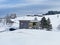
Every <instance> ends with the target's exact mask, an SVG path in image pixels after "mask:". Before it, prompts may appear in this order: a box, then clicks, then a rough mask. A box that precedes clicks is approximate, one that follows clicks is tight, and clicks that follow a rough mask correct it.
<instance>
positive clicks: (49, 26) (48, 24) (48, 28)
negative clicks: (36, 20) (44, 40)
mask: <svg viewBox="0 0 60 45" xmlns="http://www.w3.org/2000/svg"><path fill="white" fill-rule="evenodd" d="M50 23H51V22H50V19H49V18H48V19H47V30H51V29H52V24H50Z"/></svg>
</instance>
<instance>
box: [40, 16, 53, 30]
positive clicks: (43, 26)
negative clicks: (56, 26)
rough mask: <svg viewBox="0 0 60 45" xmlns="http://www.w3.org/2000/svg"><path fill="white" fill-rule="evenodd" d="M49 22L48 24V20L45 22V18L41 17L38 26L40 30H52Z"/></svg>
mask: <svg viewBox="0 0 60 45" xmlns="http://www.w3.org/2000/svg"><path fill="white" fill-rule="evenodd" d="M50 23H51V22H50V19H49V18H48V19H47V20H46V18H45V17H43V18H42V19H41V24H40V26H41V28H42V29H44V28H45V29H47V30H50V29H52V25H51V24H50Z"/></svg>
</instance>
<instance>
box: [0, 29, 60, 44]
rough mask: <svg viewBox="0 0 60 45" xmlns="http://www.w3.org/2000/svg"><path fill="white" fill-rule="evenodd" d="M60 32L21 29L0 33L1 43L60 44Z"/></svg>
mask: <svg viewBox="0 0 60 45" xmlns="http://www.w3.org/2000/svg"><path fill="white" fill-rule="evenodd" d="M59 35H60V32H50V31H42V30H30V29H20V30H16V31H13V32H3V33H0V44H1V45H60V36H59Z"/></svg>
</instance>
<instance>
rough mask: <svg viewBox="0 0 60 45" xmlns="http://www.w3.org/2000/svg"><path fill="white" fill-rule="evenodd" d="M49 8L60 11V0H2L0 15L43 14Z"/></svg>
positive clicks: (0, 0) (0, 2)
mask: <svg viewBox="0 0 60 45" xmlns="http://www.w3.org/2000/svg"><path fill="white" fill-rule="evenodd" d="M49 10H57V11H60V0H0V15H6V14H8V13H16V14H17V15H26V14H41V13H45V12H47V11H49Z"/></svg>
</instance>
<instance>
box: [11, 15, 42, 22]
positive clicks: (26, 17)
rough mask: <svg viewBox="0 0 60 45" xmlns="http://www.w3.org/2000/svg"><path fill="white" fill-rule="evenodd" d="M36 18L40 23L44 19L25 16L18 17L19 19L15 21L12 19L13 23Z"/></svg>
mask: <svg viewBox="0 0 60 45" xmlns="http://www.w3.org/2000/svg"><path fill="white" fill-rule="evenodd" d="M35 18H37V20H38V21H40V20H41V18H42V17H37V16H34V17H29V16H23V17H17V18H15V19H12V21H19V20H34V19H35Z"/></svg>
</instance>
